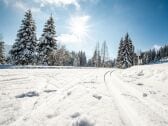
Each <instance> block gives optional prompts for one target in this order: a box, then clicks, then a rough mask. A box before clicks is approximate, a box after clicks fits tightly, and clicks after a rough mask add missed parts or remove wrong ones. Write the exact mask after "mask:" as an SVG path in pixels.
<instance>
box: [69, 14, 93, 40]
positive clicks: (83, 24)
mask: <svg viewBox="0 0 168 126" xmlns="http://www.w3.org/2000/svg"><path fill="white" fill-rule="evenodd" d="M89 18H90V17H89V16H80V17H72V18H71V20H70V25H69V29H70V32H71V33H72V34H73V35H75V36H76V37H77V38H78V39H79V40H83V39H86V38H87V37H88V36H89V30H90V26H89V24H88V21H89Z"/></svg>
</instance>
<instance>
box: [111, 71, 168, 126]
mask: <svg viewBox="0 0 168 126" xmlns="http://www.w3.org/2000/svg"><path fill="white" fill-rule="evenodd" d="M113 72H114V71H112V72H110V75H109V76H110V79H111V85H113V88H115V89H117V88H118V93H119V92H121V91H120V90H121V89H122V90H124V93H125V94H128V92H129V93H130V94H131V96H134V97H136V98H137V99H138V100H139V101H140V102H137V103H138V104H139V105H141V106H142V107H143V108H144V109H145V110H147V111H148V112H149V113H145V114H148V115H153V116H156V117H158V118H157V119H158V120H155V122H156V123H158V124H161V123H163V126H166V125H168V122H167V119H166V118H165V117H168V111H167V108H166V107H164V106H163V105H161V104H159V103H157V102H155V101H154V100H152V99H151V98H150V97H149V98H148V97H145V98H143V97H142V93H140V92H139V91H137V90H136V89H135V88H133V87H131V86H130V85H128V84H127V83H125V82H122V81H121V80H119V78H118V77H117V76H116V75H115V74H114V73H113ZM112 74H113V75H112ZM113 79H115V80H116V81H115V82H116V83H117V84H113V82H112V81H113ZM115 85H116V86H115ZM114 86H115V87H114ZM119 89H120V90H119ZM113 91H114V90H113ZM122 94H123V91H122V92H121V93H120V94H118V96H119V95H120V96H119V97H120V98H122V96H121V95H122ZM119 97H118V98H119ZM122 100H123V101H127V100H128V99H127V100H125V99H124V98H122ZM129 100H130V99H129ZM130 101H131V100H130ZM132 102H133V101H132ZM134 102H135V101H134ZM125 105H126V104H125ZM123 107H124V106H123ZM123 107H121V108H123ZM127 107H128V108H129V110H131V111H132V113H134V115H136V116H132V117H133V118H134V119H131V118H130V120H131V122H132V124H134V125H133V126H137V125H138V124H139V125H142V126H144V125H146V126H148V124H145V123H144V124H143V123H141V122H140V119H138V118H140V116H138V114H137V112H136V109H134V110H133V107H131V106H128V104H127ZM147 108H148V109H147ZM128 113H129V114H130V113H131V112H128ZM141 116H142V115H141ZM128 117H129V115H128ZM135 117H136V118H135ZM141 118H143V117H141ZM137 119H138V120H137ZM149 119H150V117H149ZM133 120H136V122H134V121H133ZM145 121H147V122H148V123H153V124H152V126H153V125H157V124H156V123H154V122H153V121H152V122H151V120H147V119H145ZM138 122H139V123H138ZM139 125H138V126H139Z"/></svg>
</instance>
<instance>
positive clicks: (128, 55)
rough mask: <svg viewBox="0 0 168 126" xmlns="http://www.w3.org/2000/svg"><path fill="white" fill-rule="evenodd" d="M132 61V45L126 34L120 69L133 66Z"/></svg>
mask: <svg viewBox="0 0 168 126" xmlns="http://www.w3.org/2000/svg"><path fill="white" fill-rule="evenodd" d="M133 59H134V46H133V44H132V40H131V39H130V37H129V34H128V33H127V34H126V36H125V40H124V43H123V63H122V68H128V67H131V66H133Z"/></svg>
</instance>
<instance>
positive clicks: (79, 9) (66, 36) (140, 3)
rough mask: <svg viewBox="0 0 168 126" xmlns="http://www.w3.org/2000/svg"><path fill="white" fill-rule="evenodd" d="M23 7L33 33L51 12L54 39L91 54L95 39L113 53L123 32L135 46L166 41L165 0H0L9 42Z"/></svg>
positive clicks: (0, 22)
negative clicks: (29, 16) (32, 24)
mask: <svg viewBox="0 0 168 126" xmlns="http://www.w3.org/2000/svg"><path fill="white" fill-rule="evenodd" d="M27 9H31V10H32V13H33V17H34V19H35V22H36V26H37V37H40V35H41V34H42V29H43V26H44V23H45V22H46V20H47V19H48V17H49V16H50V14H51V13H52V15H53V17H54V19H55V23H56V31H57V36H58V37H57V39H58V41H59V42H60V43H61V44H64V45H66V47H67V49H69V50H75V51H78V50H84V51H86V53H87V56H88V57H91V56H92V53H93V50H94V48H95V45H96V43H97V42H98V41H99V42H100V43H101V42H103V41H105V40H106V42H107V44H108V48H109V55H110V56H111V57H115V56H116V53H117V49H118V44H119V41H120V39H121V37H122V36H124V35H125V34H126V33H127V32H128V33H129V34H130V37H131V39H132V40H133V43H134V45H135V47H136V50H138V49H141V50H147V49H149V48H152V47H154V46H162V45H165V44H168V1H167V0H0V16H1V18H0V33H1V34H2V35H3V40H4V41H5V42H6V43H7V44H10V45H12V44H13V43H14V40H15V39H16V34H17V30H18V29H19V26H20V24H21V20H22V19H23V17H24V13H25V11H26V10H27Z"/></svg>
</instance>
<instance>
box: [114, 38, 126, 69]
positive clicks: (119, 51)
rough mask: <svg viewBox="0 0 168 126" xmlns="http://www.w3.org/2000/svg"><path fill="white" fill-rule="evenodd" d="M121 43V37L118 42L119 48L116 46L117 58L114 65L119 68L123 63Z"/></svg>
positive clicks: (122, 42)
mask: <svg viewBox="0 0 168 126" xmlns="http://www.w3.org/2000/svg"><path fill="white" fill-rule="evenodd" d="M123 44H124V41H123V38H121V40H120V44H119V48H118V55H117V60H116V66H117V67H118V68H121V67H122V64H123V60H124V59H123V51H124V50H123Z"/></svg>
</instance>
